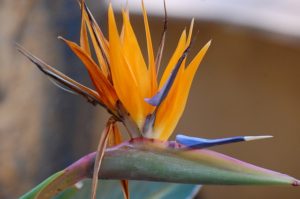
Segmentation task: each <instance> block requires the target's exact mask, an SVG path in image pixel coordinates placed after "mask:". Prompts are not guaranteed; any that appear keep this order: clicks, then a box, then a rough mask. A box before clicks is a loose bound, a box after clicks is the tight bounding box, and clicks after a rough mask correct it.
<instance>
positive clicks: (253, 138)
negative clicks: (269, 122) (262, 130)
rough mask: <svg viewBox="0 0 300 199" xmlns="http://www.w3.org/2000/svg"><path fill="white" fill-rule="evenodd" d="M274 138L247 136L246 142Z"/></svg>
mask: <svg viewBox="0 0 300 199" xmlns="http://www.w3.org/2000/svg"><path fill="white" fill-rule="evenodd" d="M269 138H273V136H272V135H260V136H245V137H244V139H245V141H247V142H248V141H252V140H262V139H269Z"/></svg>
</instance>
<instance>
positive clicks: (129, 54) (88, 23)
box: [19, 0, 299, 198]
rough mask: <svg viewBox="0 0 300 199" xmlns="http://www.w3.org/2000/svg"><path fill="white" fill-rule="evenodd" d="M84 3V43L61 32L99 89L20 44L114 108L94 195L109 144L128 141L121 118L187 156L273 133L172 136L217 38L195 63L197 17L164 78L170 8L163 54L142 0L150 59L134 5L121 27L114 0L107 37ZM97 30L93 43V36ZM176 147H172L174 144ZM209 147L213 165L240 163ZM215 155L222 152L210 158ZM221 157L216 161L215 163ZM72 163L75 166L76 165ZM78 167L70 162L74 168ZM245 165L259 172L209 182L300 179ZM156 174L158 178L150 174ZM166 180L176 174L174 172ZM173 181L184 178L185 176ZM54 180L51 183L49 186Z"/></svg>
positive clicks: (63, 80)
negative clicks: (189, 57) (134, 16)
mask: <svg viewBox="0 0 300 199" xmlns="http://www.w3.org/2000/svg"><path fill="white" fill-rule="evenodd" d="M79 5H80V7H81V14H82V19H81V30H80V44H79V45H78V44H76V43H74V42H72V41H69V40H67V39H65V38H62V37H59V38H60V39H62V40H63V41H64V42H65V43H66V44H67V45H68V46H69V47H70V49H71V50H72V51H73V52H74V53H75V54H76V55H77V56H78V57H79V58H80V60H81V61H82V62H83V64H84V65H85V67H86V69H87V71H88V73H89V76H90V78H91V80H92V82H93V85H94V87H95V90H93V89H91V88H88V87H86V86H83V85H82V84H80V83H78V82H76V81H74V80H73V79H71V78H69V77H67V76H65V75H64V74H62V73H61V72H59V71H57V70H56V69H54V68H52V67H51V66H49V65H47V64H45V63H44V62H42V61H41V60H40V59H38V58H36V57H35V56H33V55H32V54H30V53H29V52H27V51H26V50H24V49H23V48H22V47H19V50H20V51H21V52H22V53H23V54H24V55H25V56H27V57H28V58H29V59H30V60H31V61H32V62H33V63H35V64H36V65H37V67H38V68H39V69H40V70H41V71H42V72H43V73H45V74H46V75H47V76H49V77H51V78H52V79H54V80H55V81H56V82H58V83H60V84H63V85H64V86H65V87H68V89H71V90H72V91H73V92H76V93H78V94H80V95H81V96H83V97H85V98H86V99H87V100H88V102H90V103H92V104H94V105H101V106H102V107H104V108H105V109H106V110H107V111H108V112H109V113H110V114H111V117H110V119H109V120H108V122H107V125H106V128H105V129H104V131H103V133H102V134H101V138H100V141H99V145H98V149H97V153H96V154H94V156H95V157H94V156H93V157H94V159H95V160H93V161H94V164H93V165H94V166H93V167H94V169H93V186H92V187H93V188H92V198H95V197H96V187H97V183H98V177H99V171H100V166H101V162H102V160H103V157H104V153H105V149H106V147H107V146H109V147H113V146H115V145H118V144H120V143H122V142H123V140H122V137H121V133H120V130H119V129H118V126H117V125H116V123H118V122H120V123H122V124H123V125H124V126H125V127H126V129H127V133H128V134H129V136H130V138H131V141H130V143H131V144H132V143H138V144H141V143H142V145H145V146H148V145H149V147H150V148H151V147H153V148H155V145H153V144H151V143H156V144H157V146H159V145H160V144H161V143H163V144H167V148H168V150H170V149H172V150H175V149H181V151H185V153H187V156H190V158H191V157H193V156H194V155H193V154H188V151H193V150H190V149H202V148H206V147H210V146H214V145H219V144H226V143H232V142H239V141H250V140H256V139H263V138H269V137H270V136H238V137H232V138H223V139H214V140H209V139H203V138H194V137H188V136H185V135H177V136H176V141H175V142H172V141H170V142H167V140H168V139H169V137H170V136H171V134H172V133H173V131H174V129H175V127H176V124H177V123H178V121H179V119H180V117H181V115H182V113H183V111H184V108H185V105H186V102H187V98H188V94H189V91H190V88H191V83H192V81H193V78H194V76H195V73H196V71H197V69H198V67H199V65H200V63H201V61H202V59H203V57H204V55H205V54H206V52H207V50H208V48H209V46H210V44H211V41H209V42H208V43H207V44H205V45H204V47H203V48H202V49H201V50H199V51H198V53H197V54H196V56H195V57H194V58H193V59H192V61H191V62H190V63H187V61H186V58H187V55H188V53H189V49H190V47H191V44H192V32H193V25H194V20H192V22H191V25H190V28H189V31H188V33H187V31H186V30H183V32H182V33H181V36H180V39H179V41H178V44H177V47H176V50H175V51H174V52H173V55H172V56H171V58H170V60H169V62H168V64H167V65H166V67H165V70H164V72H163V74H162V77H161V79H160V81H158V73H159V69H160V65H161V59H162V57H163V56H162V55H163V51H164V45H165V37H166V30H167V20H166V18H167V14H166V13H167V12H166V8H165V23H164V30H163V34H162V37H161V42H160V45H159V48H158V52H157V54H156V57H155V55H154V50H153V46H152V40H151V32H150V28H149V22H148V18H147V13H146V9H145V7H144V3H143V1H142V11H143V19H144V26H145V33H146V43H147V57H148V62H147V63H146V61H145V59H144V57H143V55H142V52H141V49H140V45H139V43H138V41H137V38H136V36H135V33H134V30H133V27H132V25H131V23H130V18H129V11H128V10H127V9H125V10H122V18H123V26H122V30H121V33H119V32H118V29H117V25H116V21H115V16H114V12H113V8H112V6H111V5H109V8H108V39H107V38H106V37H105V36H104V34H103V32H102V31H101V29H100V27H99V26H98V24H97V22H96V21H95V19H94V17H93V15H92V14H91V12H90V11H89V9H88V7H87V6H86V4H85V2H84V0H81V1H80V2H79ZM89 38H90V41H91V43H90V42H89ZM93 51H94V53H95V55H96V60H94V59H93V57H92V54H93ZM149 143H150V144H149ZM140 146H141V145H139V147H140ZM157 146H156V147H157ZM158 148H160V147H158ZM155 150H156V149H155ZM161 150H162V149H159V151H160V152H162V151H161ZM175 151H176V150H175ZM168 153H170V151H169V152H168ZM172 153H173V152H172ZM203 154H204V155H203ZM203 154H202V156H203V157H204V156H205V157H206V156H207V157H206V158H207V159H206V160H205V161H206V163H207V162H210V163H209V164H211V166H213V165H214V166H216V165H217V167H218V166H221V167H222V166H223V167H224V165H225V167H226V165H227V164H228V165H227V166H228V168H231V169H232V168H233V167H234V165H235V164H233V163H232V162H231V159H230V158H229V159H230V160H229V161H223V159H222V158H224V157H223V156H222V157H221V156H220V157H218V158H219V159H218V158H216V159H214V158H215V157H214V156H218V155H214V154H211V152H207V151H204V152H203ZM181 155H183V154H181ZM203 157H201V158H203ZM212 157H214V158H213V159H210V158H212ZM201 158H200V159H201ZM204 159H205V158H204ZM221 159H222V160H221ZM225 159H226V158H225ZM85 160H86V159H85ZM190 160H192V159H190ZM198 160H199V159H197V161H198ZM205 161H204V162H205ZM214 161H215V163H213V162H214ZM222 164H223V165H222ZM231 164H233V165H231ZM242 164H244V163H242V162H238V161H237V162H236V165H235V166H236V167H237V169H236V170H239V169H241V168H242V166H241V165H242ZM75 165H76V164H75ZM75 167H76V166H75ZM70 168H73V167H72V165H71V167H70ZM70 168H69V170H71V169H70ZM245 168H246V169H245ZM245 168H244V169H245V171H244V172H245V173H246V174H247V175H248V174H249V173H250V174H251V175H254V177H253V176H249V178H246V179H245V181H243V180H239V179H238V178H237V179H234V178H233V179H231V180H230V179H227V181H226V179H225V180H222V179H219V181H215V178H211V180H207V179H204V180H203V181H202V182H203V183H208V184H211V183H213V184H255V183H258V184H276V183H278V184H280V183H282V184H285V183H290V184H291V183H292V184H294V185H298V184H299V181H297V180H296V179H294V178H291V177H288V176H285V175H283V176H281V175H280V174H278V173H275V172H273V173H272V172H270V171H269V170H259V169H260V168H257V167H251V166H249V165H248V166H247V165H246V166H245ZM247 169H248V170H247ZM233 170H235V169H233ZM247 172H248V173H247ZM78 173H80V172H78ZM222 175H223V174H222ZM224 175H225V174H224ZM255 176H258V178H255ZM85 177H86V176H85ZM244 177H245V176H244ZM264 178H266V179H264ZM79 179H81V178H78V179H77V178H76V180H73V181H72V183H73V184H74V183H75V182H76V181H78V180H79ZM118 179H126V174H124V178H121V177H120V178H118ZM127 179H130V177H127ZM137 179H138V178H137ZM143 179H147V178H143ZM148 179H152V178H151V177H150V178H148ZM153 179H155V177H153ZM208 179H210V178H208ZM251 179H252V180H251ZM156 180H157V179H156ZM164 180H165V181H168V179H164ZM264 180H265V181H264ZM170 181H172V180H170ZM173 181H175V182H182V181H180V180H178V179H177V180H173ZM200 181H201V180H200ZM121 182H122V183H121V184H122V187H123V192H124V197H125V198H129V193H128V181H127V180H121ZM187 182H189V181H187ZM190 182H191V183H195V182H196V181H194V180H192V179H191V180H190ZM197 182H198V181H197ZM72 183H71V184H72ZM50 184H52V185H53V184H55V183H53V182H52V183H50ZM69 185H70V184H69V183H67V185H66V184H64V186H62V185H61V184H60V186H61V187H64V188H66V187H68V186H69ZM47 187H48V189H47ZM47 187H46V188H44V189H43V190H42V191H40V192H39V194H38V196H39V197H38V198H43V197H44V196H45V194H46V195H47V194H48V193H47V191H48V192H51V190H52V191H53V186H52V188H51V186H47ZM49 187H50V188H51V189H49ZM54 192H55V191H54ZM49 195H51V194H48V196H49Z"/></svg>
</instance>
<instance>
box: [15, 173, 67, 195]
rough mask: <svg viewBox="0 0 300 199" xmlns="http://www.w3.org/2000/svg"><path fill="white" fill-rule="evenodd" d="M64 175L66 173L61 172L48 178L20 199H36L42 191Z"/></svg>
mask: <svg viewBox="0 0 300 199" xmlns="http://www.w3.org/2000/svg"><path fill="white" fill-rule="evenodd" d="M63 173H64V171H60V172H57V173H55V174H53V175H52V176H50V177H48V178H47V179H46V180H44V181H43V182H42V183H40V184H39V185H37V186H36V187H35V188H33V189H32V190H30V191H29V192H27V193H26V194H24V195H23V196H21V197H20V199H34V198H35V197H36V196H37V194H38V193H39V192H40V191H41V190H43V189H44V188H45V187H47V186H48V185H49V184H51V183H52V182H53V181H54V180H55V179H57V178H58V177H60V176H62V175H63Z"/></svg>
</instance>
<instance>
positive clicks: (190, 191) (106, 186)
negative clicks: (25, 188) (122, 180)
mask: <svg viewBox="0 0 300 199" xmlns="http://www.w3.org/2000/svg"><path fill="white" fill-rule="evenodd" d="M129 186H130V190H129V191H130V195H131V199H141V198H142V199H174V198H181V199H185V198H186V199H189V198H192V196H194V195H195V194H196V193H197V192H198V191H199V189H200V186H198V185H190V184H175V183H165V182H146V181H129ZM118 187H119V182H118V181H117V180H105V181H101V185H100V187H99V189H98V191H97V199H107V198H109V199H120V198H122V197H123V194H122V191H121V189H119V188H118ZM90 189H91V181H90V180H85V181H84V187H83V188H82V189H81V190H80V191H78V192H77V193H76V194H74V195H73V198H72V199H82V198H89V197H90ZM66 191H68V190H66ZM60 199H61V198H60Z"/></svg>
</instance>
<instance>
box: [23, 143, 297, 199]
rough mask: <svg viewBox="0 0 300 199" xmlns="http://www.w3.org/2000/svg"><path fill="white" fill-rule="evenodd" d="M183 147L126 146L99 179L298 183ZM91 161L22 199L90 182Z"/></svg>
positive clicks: (109, 158) (108, 156)
mask: <svg viewBox="0 0 300 199" xmlns="http://www.w3.org/2000/svg"><path fill="white" fill-rule="evenodd" d="M182 147H184V146H181V145H178V144H174V142H162V141H158V140H153V139H145V138H137V139H133V140H131V141H129V142H124V143H122V144H120V145H118V146H116V147H112V148H109V149H107V150H106V151H105V154H104V158H103V163H102V164H101V168H100V175H99V178H101V179H111V180H123V179H126V180H140V181H157V182H172V183H182V184H215V185H294V186H298V185H299V184H300V181H299V180H297V179H295V178H293V177H290V176H288V175H285V174H281V173H278V172H275V171H271V170H268V169H264V168H261V167H258V166H254V165H252V164H249V163H246V162H242V161H240V160H237V159H234V158H232V157H229V156H226V155H223V154H221V153H217V152H214V151H211V150H206V149H197V150H186V149H185V148H184V149H182ZM95 157H96V153H91V154H88V155H86V156H84V157H83V158H81V159H80V160H78V161H77V162H75V163H74V164H72V165H70V166H69V167H68V168H66V169H65V170H64V171H63V172H59V173H57V174H55V175H53V176H51V177H50V178H48V179H47V180H46V181H45V182H43V183H42V184H41V185H38V187H37V188H35V189H33V190H32V191H31V192H29V193H28V194H25V195H24V196H23V198H24V199H27V198H34V197H35V195H37V194H38V197H39V198H42V199H45V198H51V197H52V196H54V195H56V194H58V193H59V191H62V190H65V189H66V188H68V187H70V186H72V185H74V184H75V183H77V182H79V181H81V180H83V179H85V178H92V176H93V167H94V162H95ZM100 184H102V181H100ZM100 189H103V188H100ZM110 194H116V192H114V191H113V192H111V193H110Z"/></svg>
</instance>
